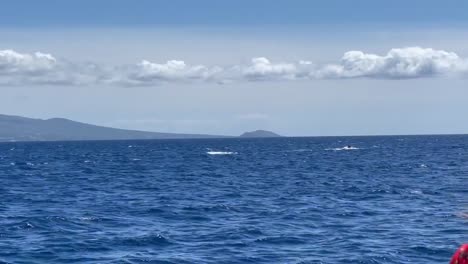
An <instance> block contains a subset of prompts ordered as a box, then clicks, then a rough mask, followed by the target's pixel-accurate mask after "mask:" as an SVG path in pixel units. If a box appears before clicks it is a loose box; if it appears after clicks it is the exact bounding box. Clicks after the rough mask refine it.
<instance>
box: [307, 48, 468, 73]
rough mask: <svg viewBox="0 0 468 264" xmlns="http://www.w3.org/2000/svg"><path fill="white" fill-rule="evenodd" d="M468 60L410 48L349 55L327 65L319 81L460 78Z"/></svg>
mask: <svg viewBox="0 0 468 264" xmlns="http://www.w3.org/2000/svg"><path fill="white" fill-rule="evenodd" d="M467 66H468V63H467V60H466V59H462V58H460V57H459V56H458V55H457V54H456V53H454V52H447V51H444V50H434V49H425V48H420V47H410V48H403V49H391V50H390V51H389V52H388V53H387V54H386V55H383V56H379V55H376V54H370V53H364V52H362V51H348V52H346V53H345V54H344V55H343V57H342V59H341V62H340V63H339V64H330V65H326V66H324V67H323V68H321V69H320V70H318V71H317V72H316V73H315V77H316V78H322V79H327V78H362V77H368V78H377V79H406V78H422V77H434V76H440V75H448V74H457V73H463V72H466V71H467V69H468V67H467Z"/></svg>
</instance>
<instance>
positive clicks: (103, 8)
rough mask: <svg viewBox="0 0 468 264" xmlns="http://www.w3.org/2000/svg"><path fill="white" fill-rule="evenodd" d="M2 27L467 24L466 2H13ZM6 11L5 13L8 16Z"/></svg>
mask: <svg viewBox="0 0 468 264" xmlns="http://www.w3.org/2000/svg"><path fill="white" fill-rule="evenodd" d="M2 10H4V12H2V16H0V24H1V25H2V26H13V27H17V26H33V27H38V26H43V27H68V26H78V27H95V26H111V27H116V26H118V27H122V26H123V27H140V26H161V25H173V26H181V25H187V26H193V25H206V26H215V27H224V26H252V25H269V24H276V25H297V24H305V25H308V24H324V25H340V24H354V23H357V24H364V25H368V26H370V25H371V24H373V23H377V24H379V23H382V24H401V25H404V24H410V25H411V24H412V25H415V24H421V25H423V24H427V25H437V26H440V25H444V24H451V25H456V24H466V22H467V16H466V10H468V2H467V1H463V0H449V1H437V0H411V1H405V0H393V1H376V0H354V1H343V0H326V1H325V0H321V1H320V0H318V1H310V0H288V1H286V0H276V1H271V0H256V1H251V0H250V1H249V0H237V1H219V0H198V1H187V0H171V1H161V0H159V1H158V0H156V1H154V0H139V1H130V0H114V1H110V0H107V1H106V0H101V1H93V0H80V1H60V0H42V1H32V0H15V1H2ZM5 11H6V12H5Z"/></svg>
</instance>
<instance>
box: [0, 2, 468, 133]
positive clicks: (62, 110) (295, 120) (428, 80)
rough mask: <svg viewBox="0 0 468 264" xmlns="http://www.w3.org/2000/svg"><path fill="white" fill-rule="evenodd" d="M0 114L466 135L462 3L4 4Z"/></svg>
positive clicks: (180, 125) (159, 125) (159, 124)
mask: <svg viewBox="0 0 468 264" xmlns="http://www.w3.org/2000/svg"><path fill="white" fill-rule="evenodd" d="M2 10H3V12H2V15H1V16H0V114H9V115H20V116H27V117H33V118H44V119H46V118H52V117H64V118H69V119H72V120H77V121H81V122H87V123H92V124H97V125H105V126H112V127H119V128H127V129H138V130H148V131H160V132H178V133H206V134H224V135H238V134H241V133H242V132H244V131H250V130H255V129H267V130H272V131H274V132H277V133H280V134H282V135H287V136H334V135H397V134H461V133H468V122H466V120H467V119H466V114H467V113H468V88H467V87H468V86H467V80H468V29H467V28H468V27H467V26H468V16H466V10H468V2H467V1H461V0H460V1H456V0H452V1H431V0H426V1H420V0H413V1H403V0H394V1H375V0H355V1H338V0H328V1H305V0H304V1H301V0H296V1H294V0H290V1H281V0H278V1H263V0H256V1H252V0H251V1H244V0H237V1H214V0H199V1H182V0H172V1H149V0H140V1H130V0H127V1H124V0H114V1H110V0H101V1H91V0H81V1H73V2H72V1H58V0H55V1H53V0H43V1H32V0H30V1H26V0H16V1H2Z"/></svg>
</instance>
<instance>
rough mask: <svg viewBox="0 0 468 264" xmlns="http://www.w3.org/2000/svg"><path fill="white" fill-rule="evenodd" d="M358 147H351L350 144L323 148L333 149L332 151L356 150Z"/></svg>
mask: <svg viewBox="0 0 468 264" xmlns="http://www.w3.org/2000/svg"><path fill="white" fill-rule="evenodd" d="M358 149H360V148H357V147H351V146H345V147H342V148H327V149H325V150H334V151H340V150H358Z"/></svg>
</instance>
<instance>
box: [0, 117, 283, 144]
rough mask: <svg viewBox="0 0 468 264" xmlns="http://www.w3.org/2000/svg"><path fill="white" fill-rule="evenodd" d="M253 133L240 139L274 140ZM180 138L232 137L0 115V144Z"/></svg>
mask: <svg viewBox="0 0 468 264" xmlns="http://www.w3.org/2000/svg"><path fill="white" fill-rule="evenodd" d="M278 136H279V135H277V134H275V133H273V132H269V131H265V130H257V131H253V132H246V133H244V134H242V135H241V136H240V137H243V138H251V137H278ZM184 138H187V139H188V138H235V137H232V136H223V135H204V134H179V133H162V132H148V131H138V130H127V129H119V128H111V127H104V126H96V125H91V124H86V123H81V122H76V121H72V120H69V119H65V118H51V119H35V118H27V117H21V116H11V115H0V142H8V141H10V142H11V141H76V140H127V139H128V140H130V139H184Z"/></svg>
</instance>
